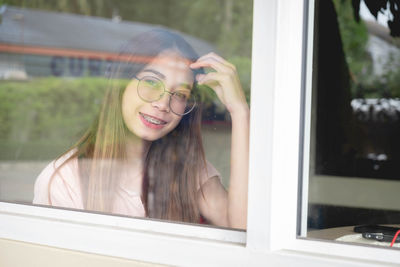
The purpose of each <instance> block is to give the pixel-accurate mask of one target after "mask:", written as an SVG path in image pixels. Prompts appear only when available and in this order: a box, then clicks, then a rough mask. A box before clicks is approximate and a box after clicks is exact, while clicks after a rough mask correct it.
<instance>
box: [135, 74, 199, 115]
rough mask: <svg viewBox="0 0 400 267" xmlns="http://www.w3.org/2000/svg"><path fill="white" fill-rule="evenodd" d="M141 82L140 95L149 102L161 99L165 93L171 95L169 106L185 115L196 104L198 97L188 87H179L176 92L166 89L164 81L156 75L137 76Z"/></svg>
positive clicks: (138, 91) (177, 113)
mask: <svg viewBox="0 0 400 267" xmlns="http://www.w3.org/2000/svg"><path fill="white" fill-rule="evenodd" d="M135 78H136V79H137V80H138V81H139V83H138V86H137V93H138V95H139V97H140V98H141V99H142V100H143V101H145V102H148V103H151V102H154V101H158V100H160V99H161V98H162V97H163V96H164V94H165V93H168V94H169V95H170V97H169V108H170V110H171V111H172V112H173V113H175V114H176V115H179V116H183V115H186V114H188V113H190V112H191V111H192V110H193V109H194V107H195V106H196V98H195V96H194V95H193V94H191V91H190V90H189V89H187V88H182V89H177V90H175V91H174V92H170V91H167V90H165V86H164V83H163V82H162V81H161V80H159V79H158V78H156V77H152V76H144V77H143V78H137V77H135Z"/></svg>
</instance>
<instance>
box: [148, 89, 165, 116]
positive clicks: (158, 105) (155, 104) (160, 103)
mask: <svg viewBox="0 0 400 267" xmlns="http://www.w3.org/2000/svg"><path fill="white" fill-rule="evenodd" d="M151 104H152V106H153V107H155V108H157V109H158V110H160V111H165V112H169V111H170V110H169V94H168V93H167V92H165V93H164V95H163V96H162V97H161V98H160V99H159V100H157V101H154V102H152V103H151Z"/></svg>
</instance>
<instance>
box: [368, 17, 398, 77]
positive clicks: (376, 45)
mask: <svg viewBox="0 0 400 267" xmlns="http://www.w3.org/2000/svg"><path fill="white" fill-rule="evenodd" d="M365 24H366V26H367V29H368V33H369V39H368V43H367V50H368V52H369V54H370V55H371V58H372V62H373V73H374V75H377V76H381V75H383V74H385V72H387V70H388V67H389V68H391V69H394V68H398V63H397V62H398V60H399V59H400V48H399V47H398V46H397V45H396V44H395V41H394V39H393V37H391V36H390V32H389V29H388V28H386V27H384V26H382V25H381V24H379V23H377V22H376V21H370V20H367V21H365Z"/></svg>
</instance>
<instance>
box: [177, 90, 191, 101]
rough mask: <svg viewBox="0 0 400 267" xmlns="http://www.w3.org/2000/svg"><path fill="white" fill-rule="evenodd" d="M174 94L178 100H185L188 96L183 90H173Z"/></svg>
mask: <svg viewBox="0 0 400 267" xmlns="http://www.w3.org/2000/svg"><path fill="white" fill-rule="evenodd" d="M174 96H175V98H177V99H178V100H180V101H186V100H187V99H188V98H189V96H188V94H187V93H184V92H175V93H174Z"/></svg>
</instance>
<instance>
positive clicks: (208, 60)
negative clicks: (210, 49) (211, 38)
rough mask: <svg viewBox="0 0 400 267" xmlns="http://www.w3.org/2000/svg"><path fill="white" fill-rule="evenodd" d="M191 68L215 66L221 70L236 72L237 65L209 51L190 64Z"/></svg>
mask: <svg viewBox="0 0 400 267" xmlns="http://www.w3.org/2000/svg"><path fill="white" fill-rule="evenodd" d="M190 67H191V68H194V69H197V68H204V67H209V68H213V69H215V70H216V71H219V72H236V67H235V66H234V65H233V64H231V63H230V62H228V61H226V60H225V59H223V58H222V57H220V56H218V55H217V54H215V53H209V54H207V55H204V56H202V57H200V58H199V59H198V60H197V61H196V62H194V63H192V64H190Z"/></svg>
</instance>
